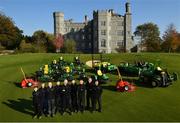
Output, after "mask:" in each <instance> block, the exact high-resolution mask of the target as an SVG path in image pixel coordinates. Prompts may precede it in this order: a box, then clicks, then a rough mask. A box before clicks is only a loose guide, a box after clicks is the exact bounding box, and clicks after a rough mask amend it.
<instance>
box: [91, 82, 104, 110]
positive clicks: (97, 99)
mask: <svg viewBox="0 0 180 123" xmlns="http://www.w3.org/2000/svg"><path fill="white" fill-rule="evenodd" d="M101 95H102V87H101V86H99V82H98V81H97V80H96V81H95V85H94V86H93V89H92V98H93V110H92V112H93V111H96V104H97V103H98V112H101V111H102V101H101Z"/></svg>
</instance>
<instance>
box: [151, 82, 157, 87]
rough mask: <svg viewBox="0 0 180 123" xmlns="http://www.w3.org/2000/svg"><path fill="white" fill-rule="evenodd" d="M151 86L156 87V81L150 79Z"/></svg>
mask: <svg viewBox="0 0 180 123" xmlns="http://www.w3.org/2000/svg"><path fill="white" fill-rule="evenodd" d="M151 86H152V87H153V88H155V87H157V86H158V83H157V82H156V81H154V80H153V81H152V82H151Z"/></svg>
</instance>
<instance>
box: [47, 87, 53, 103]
mask: <svg viewBox="0 0 180 123" xmlns="http://www.w3.org/2000/svg"><path fill="white" fill-rule="evenodd" d="M47 99H48V100H51V99H55V88H54V87H51V88H49V87H47Z"/></svg>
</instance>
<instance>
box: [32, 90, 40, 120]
mask: <svg viewBox="0 0 180 123" xmlns="http://www.w3.org/2000/svg"><path fill="white" fill-rule="evenodd" d="M32 96H33V107H34V116H33V118H37V117H38V118H39V119H41V115H42V114H41V100H40V99H41V94H40V92H39V90H38V87H35V88H34V91H33V93H32Z"/></svg>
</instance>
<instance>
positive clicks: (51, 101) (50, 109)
mask: <svg viewBox="0 0 180 123" xmlns="http://www.w3.org/2000/svg"><path fill="white" fill-rule="evenodd" d="M48 114H49V115H54V114H55V99H49V100H48Z"/></svg>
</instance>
